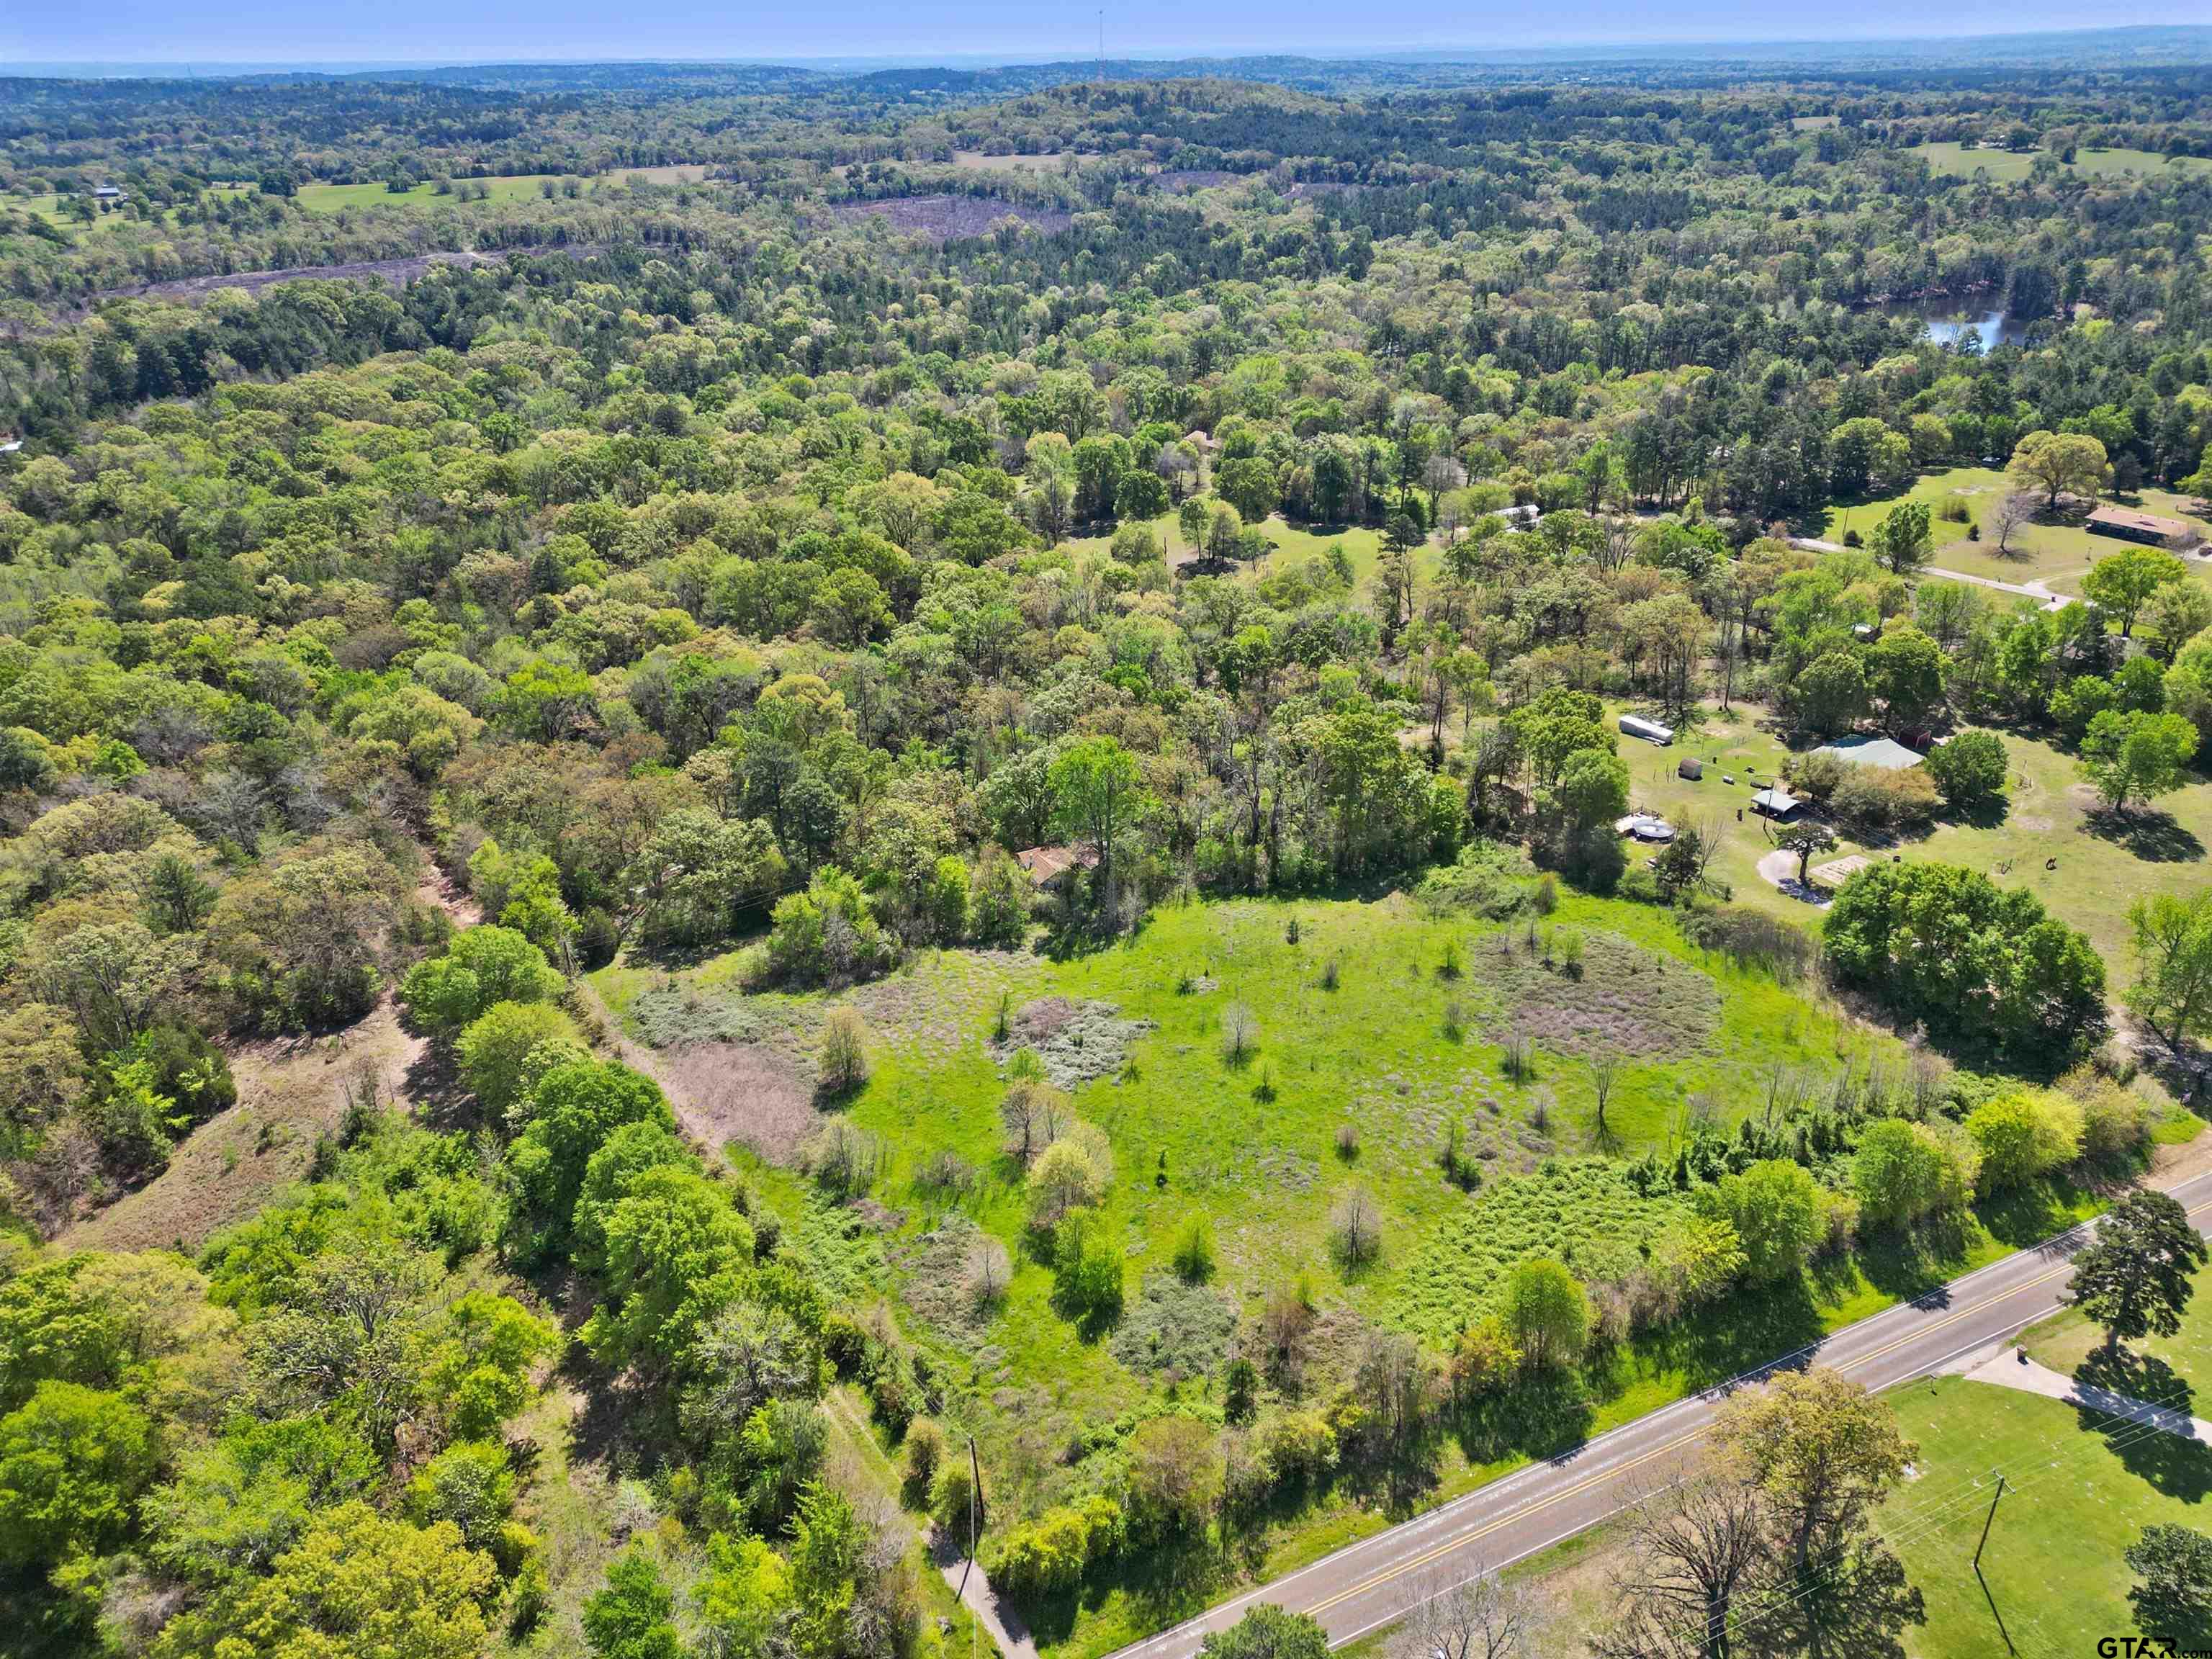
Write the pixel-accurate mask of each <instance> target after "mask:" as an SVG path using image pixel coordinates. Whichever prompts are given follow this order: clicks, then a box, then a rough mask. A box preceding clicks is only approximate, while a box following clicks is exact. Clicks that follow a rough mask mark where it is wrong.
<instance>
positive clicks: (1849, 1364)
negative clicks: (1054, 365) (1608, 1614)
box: [1305, 1182, 2212, 1617]
mask: <svg viewBox="0 0 2212 1659" xmlns="http://www.w3.org/2000/svg"><path fill="white" fill-rule="evenodd" d="M2182 1184H2183V1185H2184V1186H2187V1185H2189V1184H2191V1183H2189V1182H2183V1183H2182ZM2187 1213H2188V1215H2189V1217H2190V1218H2191V1220H2195V1219H2196V1218H2198V1217H2200V1216H2204V1215H2212V1203H2206V1204H2200V1205H2198V1206H2197V1207H2196V1208H2195V1209H2193V1210H2191V1211H2189V1212H2187ZM1991 1265H1992V1266H1994V1265H1996V1264H1994V1263H1992V1264H1991ZM2073 1270H2074V1264H2073V1263H2072V1262H2071V1261H2067V1262H2065V1263H2063V1264H2061V1265H2060V1266H2058V1267H2053V1268H2051V1270H2050V1271H2049V1272H2048V1273H2039V1274H2037V1275H2036V1276H2035V1277H2034V1278H2033V1279H2025V1280H2023V1281H2021V1283H2020V1284H2018V1285H2014V1286H2013V1287H2012V1288H2011V1289H2010V1290H2008V1291H1999V1292H1998V1293H1997V1294H1996V1295H1995V1296H1992V1297H1987V1298H1986V1299H1984V1300H1983V1301H1980V1302H1977V1303H1976V1304H1974V1305H1973V1306H1972V1307H1971V1308H1963V1309H1960V1310H1959V1311H1957V1312H1956V1313H1952V1314H1947V1315H1946V1316H1944V1317H1942V1319H1939V1320H1936V1322H1934V1323H1932V1324H1927V1325H1920V1326H1916V1327H1915V1328H1913V1329H1911V1330H1910V1331H1908V1332H1906V1333H1905V1334H1904V1335H1903V1336H1900V1337H1899V1338H1898V1339H1897V1340H1895V1341H1893V1342H1888V1343H1885V1344H1884V1345H1883V1346H1881V1347H1879V1348H1875V1349H1874V1350H1873V1351H1872V1352H1868V1353H1863V1354H1860V1355H1858V1356H1857V1357H1856V1358H1851V1359H1847V1360H1844V1361H1843V1362H1842V1363H1841V1364H1839V1365H1838V1367H1837V1369H1838V1370H1853V1369H1855V1368H1857V1367H1860V1366H1864V1365H1869V1364H1873V1363H1874V1362H1875V1360H1877V1359H1881V1358H1887V1356H1889V1355H1890V1354H1893V1353H1895V1352H1897V1351H1898V1350H1899V1348H1902V1347H1906V1346H1910V1345H1911V1344H1912V1343H1915V1342H1918V1341H1921V1340H1924V1339H1925V1338H1927V1337H1929V1336H1930V1335H1933V1334H1935V1333H1936V1332H1937V1331H1940V1330H1942V1329H1944V1328H1947V1327H1948V1326H1952V1325H1955V1324H1957V1323H1959V1322H1960V1321H1961V1320H1965V1319H1972V1318H1974V1317H1976V1316H1978V1315H1981V1314H1985V1313H1987V1312H1988V1311H1989V1310H1990V1309H1991V1308H1993V1307H1995V1306H1996V1305H1997V1304H2000V1303H2002V1302H2008V1301H2010V1300H2011V1299H2012V1298H2013V1297H2016V1296H2018V1295H2020V1294H2021V1292H2022V1291H2032V1290H2034V1289H2035V1288H2036V1287H2037V1286H2039V1285H2047V1284H2049V1283H2050V1282H2051V1280H2052V1279H2057V1278H2058V1277H2060V1276H2061V1275H2062V1274H2065V1273H2071V1272H2072V1271H2073ZM1704 1432H1705V1429H1704V1426H1703V1425H1700V1426H1699V1427H1698V1428H1694V1429H1692V1430H1690V1431H1687V1432H1686V1433H1683V1434H1680V1435H1677V1436H1675V1437H1674V1438H1673V1439H1671V1440H1668V1441H1667V1442H1666V1443H1664V1444H1662V1445H1660V1446H1657V1447H1656V1448H1654V1449H1652V1450H1650V1451H1648V1452H1645V1453H1644V1454H1642V1455H1640V1456H1637V1457H1633V1458H1631V1459H1630V1460H1629V1461H1628V1462H1626V1463H1621V1464H1619V1465H1616V1466H1615V1467H1614V1468H1610V1469H1607V1470H1604V1471H1601V1473H1599V1474H1593V1475H1590V1476H1589V1477H1588V1478H1587V1479H1585V1480H1578V1481H1577V1482H1576V1483H1575V1484H1574V1485H1573V1486H1567V1487H1565V1488H1563V1489H1562V1490H1560V1491H1559V1492H1553V1494H1552V1495H1551V1496H1550V1497H1548V1498H1541V1499H1539V1500H1538V1501H1537V1502H1535V1503H1533V1504H1528V1505H1527V1506H1526V1507H1524V1508H1520V1509H1516V1510H1513V1511H1512V1513H1510V1515H1504V1516H1499V1517H1498V1519H1497V1520H1495V1521H1492V1522H1490V1523H1489V1524H1488V1525H1486V1526H1482V1527H1479V1528H1475V1529H1474V1531H1472V1532H1467V1533H1462V1534H1460V1535H1459V1536H1458V1537H1456V1538H1453V1539H1450V1540H1449V1541H1446V1542H1444V1543H1442V1544H1439V1545H1437V1546H1436V1547H1434V1548H1432V1549H1429V1550H1425V1551H1424V1552H1423V1553H1420V1554H1419V1555H1417V1556H1414V1557H1413V1559H1410V1560H1407V1561H1403V1562H1401V1563H1400V1564H1399V1565H1396V1566H1395V1567H1390V1568H1388V1569H1386V1570H1384V1571H1381V1572H1378V1573H1376V1574H1375V1575H1374V1576H1373V1577H1370V1578H1366V1579H1364V1580H1362V1581H1361V1582H1360V1583H1357V1584H1354V1585H1352V1586H1351V1587H1350V1588H1349V1589H1341V1590H1339V1591H1338V1592H1337V1593H1336V1594H1335V1595H1331V1596H1328V1597H1327V1598H1326V1599H1324V1600H1322V1601H1316V1602H1315V1603H1314V1604H1313V1605H1312V1606H1311V1607H1308V1608H1306V1609H1305V1611H1306V1613H1309V1614H1311V1615H1314V1616H1316V1617H1318V1616H1319V1615H1320V1614H1322V1613H1327V1612H1328V1611H1329V1610H1330V1609H1331V1608H1333V1607H1341V1606H1342V1605H1343V1604H1344V1603H1345V1602H1346V1601H1352V1599H1353V1598H1355V1597H1357V1596H1361V1595H1366V1594H1367V1593H1368V1592H1369V1591H1370V1590H1373V1589H1380V1588H1381V1587H1382V1586H1383V1585H1385V1584H1388V1583H1391V1582H1392V1581H1394V1580H1395V1579H1399V1578H1402V1577H1405V1576H1406V1575H1407V1573H1409V1572H1413V1571H1419V1569H1420V1568H1422V1567H1425V1566H1427V1565H1429V1564H1430V1563H1431V1562H1432V1561H1436V1560H1438V1559H1442V1558H1443V1557H1444V1556H1447V1555H1449V1554H1450V1553H1452V1552H1453V1551H1455V1550H1459V1549H1463V1548H1465V1547H1467V1546H1468V1545H1469V1544H1473V1543H1477V1542H1480V1541H1481V1540H1483V1539H1485V1538H1487V1537H1489V1536H1490V1534H1492V1533H1494V1532H1498V1531H1499V1530H1501V1529H1502V1528H1506V1527H1510V1526H1511V1525H1513V1524H1514V1523H1515V1522H1519V1521H1524V1520H1526V1519H1528V1517H1529V1516H1534V1515H1541V1514H1542V1513H1543V1512H1544V1511H1545V1510H1548V1509H1552V1508H1553V1507H1555V1506H1556V1505H1558V1504H1564V1503H1565V1502H1566V1501H1567V1500H1568V1499H1569V1498H1577V1497H1580V1496H1581V1495H1582V1494H1583V1493H1584V1492H1589V1490H1591V1489H1592V1488H1593V1487H1595V1486H1603V1485H1604V1484H1605V1483H1606V1482H1607V1481H1608V1480H1617V1479H1618V1478H1619V1477H1620V1476H1621V1475H1624V1474H1628V1473H1629V1472H1630V1471H1631V1470H1632V1469H1638V1468H1643V1467H1644V1465H1645V1464H1646V1463H1650V1462H1655V1461H1656V1460H1657V1459H1659V1458H1662V1457H1665V1456H1668V1455H1670V1454H1672V1453H1674V1452H1677V1451H1679V1450H1680V1449H1682V1448H1683V1447H1684V1446H1686V1445H1687V1444H1688V1443H1690V1442H1691V1441H1692V1440H1695V1439H1696V1438H1697V1437H1699V1435H1701V1434H1702V1433H1704Z"/></svg>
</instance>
